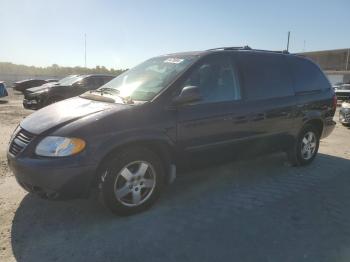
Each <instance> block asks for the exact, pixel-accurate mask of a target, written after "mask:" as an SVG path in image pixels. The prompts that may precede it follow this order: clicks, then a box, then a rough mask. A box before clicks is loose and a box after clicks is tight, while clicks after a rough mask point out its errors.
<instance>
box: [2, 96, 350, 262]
mask: <svg viewBox="0 0 350 262" xmlns="http://www.w3.org/2000/svg"><path fill="white" fill-rule="evenodd" d="M2 100H4V99H2ZM30 112H31V111H28V110H24V109H22V106H21V96H20V95H16V94H12V93H11V94H10V98H9V102H8V103H1V104H0V135H1V136H0V161H1V165H0V261H15V260H18V261H223V260H225V261H228V260H229V261H240V262H244V261H259V262H264V261H283V262H288V261H298V262H300V261H315V262H321V261H332V262H334V261H344V262H348V261H350V190H349V185H350V172H349V170H350V129H348V128H345V127H343V126H341V125H339V124H338V125H337V127H336V129H335V131H334V132H333V134H332V135H331V136H330V137H329V138H327V139H325V140H324V141H322V143H321V146H320V154H319V155H318V157H317V158H316V160H315V161H314V162H313V164H312V165H310V166H308V167H303V168H292V167H289V166H288V165H286V158H285V156H284V155H283V154H273V155H267V156H261V157H258V158H254V159H250V160H240V161H235V162H231V163H225V164H221V165H217V166H212V167H209V168H204V169H201V170H195V171H193V172H188V173H184V174H181V175H180V177H179V178H178V179H177V180H176V181H175V183H174V184H172V185H171V186H169V187H168V188H167V190H166V192H165V193H164V194H163V196H162V198H161V200H160V201H159V202H158V203H157V204H156V205H155V206H154V208H152V209H151V210H149V211H147V212H145V213H142V214H139V215H136V216H132V217H126V218H125V217H123V218H121V217H115V216H113V215H111V214H110V213H109V212H108V211H107V210H105V209H104V208H102V207H101V206H100V205H99V204H98V203H97V202H96V201H94V200H74V201H69V202H50V201H45V200H41V199H38V198H36V197H34V196H31V195H28V194H27V193H26V192H24V191H23V190H22V189H21V188H20V187H19V186H18V185H17V184H16V182H15V179H14V177H13V176H12V175H11V172H10V171H9V170H8V168H7V164H6V149H7V143H8V140H9V138H10V135H11V133H12V131H13V129H14V128H15V127H16V125H17V124H18V122H19V121H20V120H21V119H22V118H23V117H24V116H26V115H28V114H29V113H30Z"/></svg>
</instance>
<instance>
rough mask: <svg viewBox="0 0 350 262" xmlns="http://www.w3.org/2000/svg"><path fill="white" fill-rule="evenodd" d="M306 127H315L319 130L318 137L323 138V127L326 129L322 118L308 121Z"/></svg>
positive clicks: (305, 123)
mask: <svg viewBox="0 0 350 262" xmlns="http://www.w3.org/2000/svg"><path fill="white" fill-rule="evenodd" d="M306 125H311V126H313V127H315V128H316V129H317V130H318V132H319V133H318V135H319V137H321V136H322V132H323V127H324V123H323V120H322V119H320V118H312V119H308V120H307V121H305V122H304V126H306Z"/></svg>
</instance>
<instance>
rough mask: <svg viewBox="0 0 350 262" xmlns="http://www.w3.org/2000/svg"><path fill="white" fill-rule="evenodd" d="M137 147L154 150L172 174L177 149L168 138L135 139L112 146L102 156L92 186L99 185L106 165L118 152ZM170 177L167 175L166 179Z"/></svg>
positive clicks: (168, 172) (167, 173) (166, 170)
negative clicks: (171, 169)
mask: <svg viewBox="0 0 350 262" xmlns="http://www.w3.org/2000/svg"><path fill="white" fill-rule="evenodd" d="M133 147H135V148H137V147H143V148H147V149H149V150H151V151H152V152H154V153H155V154H156V155H157V156H158V157H159V158H160V159H161V162H162V164H163V166H164V170H165V175H166V176H169V174H170V164H172V163H173V161H174V160H175V149H174V146H173V145H172V144H171V143H169V142H168V141H166V140H163V139H138V140H134V141H127V142H124V143H121V144H118V145H116V146H114V147H112V148H111V149H110V150H109V151H108V152H106V154H105V155H104V156H103V157H102V160H101V161H100V162H99V164H98V167H97V169H96V172H95V176H94V179H93V181H92V184H91V186H90V187H94V186H97V185H98V182H99V176H100V174H101V173H102V171H103V169H104V168H105V166H106V163H107V162H108V161H109V160H110V159H111V158H112V157H113V156H115V155H116V154H118V152H121V151H122V150H126V149H127V148H133ZM167 179H168V177H166V180H167Z"/></svg>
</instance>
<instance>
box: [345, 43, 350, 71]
mask: <svg viewBox="0 0 350 262" xmlns="http://www.w3.org/2000/svg"><path fill="white" fill-rule="evenodd" d="M349 55H350V48H348V54H347V56H346V65H345V71H348V64H349Z"/></svg>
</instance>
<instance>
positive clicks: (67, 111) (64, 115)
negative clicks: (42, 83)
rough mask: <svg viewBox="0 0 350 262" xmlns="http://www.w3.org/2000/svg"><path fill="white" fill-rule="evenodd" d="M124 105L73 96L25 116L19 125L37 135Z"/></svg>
mask: <svg viewBox="0 0 350 262" xmlns="http://www.w3.org/2000/svg"><path fill="white" fill-rule="evenodd" d="M125 107H127V106H126V105H121V104H114V103H104V102H100V101H93V100H89V99H84V98H80V97H74V98H71V99H67V100H63V101H61V102H58V103H55V104H52V105H49V106H47V107H44V108H42V109H40V110H39V111H36V112H35V113H33V114H31V115H29V116H28V117H26V118H25V119H24V120H23V121H22V122H21V124H20V125H21V127H22V128H24V129H25V130H27V131H29V132H30V133H33V134H36V135H38V134H41V133H42V132H44V131H47V130H49V129H51V128H53V127H55V126H62V125H64V124H67V123H70V122H73V121H75V120H77V119H79V118H82V117H84V116H87V115H91V114H94V113H97V112H101V111H106V110H110V109H112V108H113V109H115V108H117V109H118V108H119V109H122V108H123V109H124V108H125Z"/></svg>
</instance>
